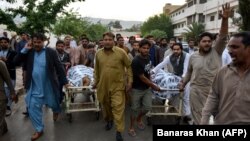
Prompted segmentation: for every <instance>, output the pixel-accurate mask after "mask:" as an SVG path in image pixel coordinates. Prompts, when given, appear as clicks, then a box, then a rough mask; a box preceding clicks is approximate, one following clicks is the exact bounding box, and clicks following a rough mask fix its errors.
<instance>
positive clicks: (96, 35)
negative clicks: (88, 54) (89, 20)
mask: <svg viewBox="0 0 250 141" xmlns="http://www.w3.org/2000/svg"><path fill="white" fill-rule="evenodd" d="M107 31H108V28H107V27H105V26H103V25H102V24H100V23H97V24H91V25H90V26H89V27H88V28H87V29H86V30H85V33H86V35H87V36H88V37H89V39H90V40H92V41H98V40H100V39H102V34H103V33H105V32H107Z"/></svg>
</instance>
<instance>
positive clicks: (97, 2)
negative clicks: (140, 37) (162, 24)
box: [69, 0, 185, 21]
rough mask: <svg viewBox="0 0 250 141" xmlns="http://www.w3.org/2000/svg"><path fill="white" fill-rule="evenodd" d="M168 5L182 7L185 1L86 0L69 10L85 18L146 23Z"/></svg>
mask: <svg viewBox="0 0 250 141" xmlns="http://www.w3.org/2000/svg"><path fill="white" fill-rule="evenodd" d="M166 3H171V4H172V5H182V4H184V3H185V0H85V2H76V3H73V4H70V6H69V8H72V7H73V8H74V10H73V11H78V12H79V13H80V14H81V15H82V16H84V17H94V18H104V19H118V20H131V21H146V20H147V19H148V18H149V17H150V16H154V15H156V14H160V13H162V12H163V7H164V6H165V4H166Z"/></svg>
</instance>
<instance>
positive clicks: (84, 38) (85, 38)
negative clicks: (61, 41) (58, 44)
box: [81, 37, 89, 42]
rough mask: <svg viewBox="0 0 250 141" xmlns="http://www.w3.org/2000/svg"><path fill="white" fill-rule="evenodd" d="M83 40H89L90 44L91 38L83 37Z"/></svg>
mask: <svg viewBox="0 0 250 141" xmlns="http://www.w3.org/2000/svg"><path fill="white" fill-rule="evenodd" d="M81 40H87V41H88V42H89V38H88V37H82V38H81Z"/></svg>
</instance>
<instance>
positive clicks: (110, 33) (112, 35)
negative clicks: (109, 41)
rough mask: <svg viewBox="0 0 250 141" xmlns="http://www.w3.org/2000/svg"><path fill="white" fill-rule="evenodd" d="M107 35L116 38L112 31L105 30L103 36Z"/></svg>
mask: <svg viewBox="0 0 250 141" xmlns="http://www.w3.org/2000/svg"><path fill="white" fill-rule="evenodd" d="M105 36H109V37H112V38H113V39H115V35H114V34H113V33H112V32H105V33H104V34H103V35H102V37H103V38H104V37H105Z"/></svg>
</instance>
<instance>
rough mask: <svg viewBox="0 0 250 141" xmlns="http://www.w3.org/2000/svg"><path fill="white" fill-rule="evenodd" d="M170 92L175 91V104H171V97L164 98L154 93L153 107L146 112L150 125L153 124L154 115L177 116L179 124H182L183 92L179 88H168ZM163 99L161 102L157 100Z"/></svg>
mask: <svg viewBox="0 0 250 141" xmlns="http://www.w3.org/2000/svg"><path fill="white" fill-rule="evenodd" d="M168 91H169V92H170V93H174V99H175V101H176V100H177V101H176V102H175V104H174V105H172V104H169V103H170V102H169V99H167V98H166V99H164V98H162V97H159V96H157V95H155V94H154V96H153V97H154V98H153V101H152V108H151V110H150V111H149V112H148V113H147V114H146V117H147V123H148V125H151V124H152V119H151V118H152V116H175V117H177V118H176V119H177V124H180V120H181V116H182V108H183V92H180V91H179V90H168ZM157 99H158V100H161V102H155V101H157Z"/></svg>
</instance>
